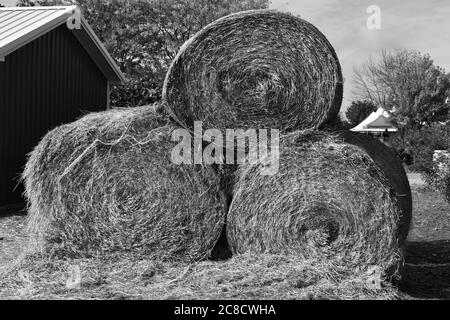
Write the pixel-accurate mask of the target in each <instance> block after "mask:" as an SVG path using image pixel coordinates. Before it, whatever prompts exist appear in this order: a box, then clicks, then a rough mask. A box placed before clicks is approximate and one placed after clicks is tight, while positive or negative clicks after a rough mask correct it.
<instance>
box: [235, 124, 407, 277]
mask: <svg viewBox="0 0 450 320" xmlns="http://www.w3.org/2000/svg"><path fill="white" fill-rule="evenodd" d="M261 166H262V164H256V165H248V164H247V165H244V166H242V167H241V168H240V170H239V172H238V174H239V178H238V182H237V183H236V185H235V190H234V198H233V201H232V203H231V206H230V209H229V213H228V217H227V237H228V242H229V244H230V246H231V249H232V251H233V252H234V253H244V252H267V253H275V254H280V253H283V254H295V255H297V256H299V257H302V258H304V259H309V258H322V259H330V261H331V260H333V261H338V262H339V263H341V264H343V265H345V266H346V267H349V268H359V269H360V270H364V269H367V268H368V267H369V266H371V265H377V266H379V267H380V268H382V270H384V271H385V272H386V275H388V276H394V275H396V274H397V271H398V269H399V267H400V266H401V264H402V243H401V242H402V241H403V240H404V239H403V237H400V236H399V228H400V226H401V225H402V221H401V219H405V217H403V216H402V214H401V208H400V205H399V204H398V201H397V197H396V195H395V193H394V192H393V190H392V186H391V183H390V181H389V178H388V177H387V175H386V174H385V173H384V172H383V171H382V169H381V168H380V167H379V166H378V165H377V164H376V163H375V162H374V161H373V160H372V158H371V157H370V156H369V154H368V153H367V152H366V151H364V149H361V148H360V147H357V146H355V145H352V144H351V143H347V142H344V141H343V139H342V137H340V136H339V135H338V134H332V133H326V132H310V131H309V132H295V133H292V134H290V135H287V136H285V137H283V138H282V140H281V143H280V168H279V172H278V173H277V174H275V175H273V176H264V175H261V174H260V169H261Z"/></svg>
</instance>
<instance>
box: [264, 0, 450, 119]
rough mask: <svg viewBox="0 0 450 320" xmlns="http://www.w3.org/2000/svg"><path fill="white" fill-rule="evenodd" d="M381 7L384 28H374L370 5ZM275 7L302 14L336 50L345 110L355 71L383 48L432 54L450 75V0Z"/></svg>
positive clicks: (323, 1) (328, 0) (321, 1)
mask: <svg viewBox="0 0 450 320" xmlns="http://www.w3.org/2000/svg"><path fill="white" fill-rule="evenodd" d="M371 5H376V6H378V7H379V8H380V17H381V25H380V29H379V30H369V29H368V28H367V23H366V22H367V19H368V18H369V16H370V14H369V13H366V10H367V8H368V7H369V6H371ZM271 7H272V8H274V9H278V10H281V11H288V12H291V13H294V14H299V15H300V16H301V17H302V18H303V19H305V20H307V21H309V22H311V23H312V24H314V25H315V26H316V27H317V28H318V29H319V30H320V31H322V33H324V34H325V36H326V37H327V38H328V40H329V41H330V42H331V44H332V45H333V46H334V48H335V50H336V53H337V55H338V57H339V61H340V62H341V65H342V70H343V74H344V77H345V83H344V101H343V104H342V109H341V111H344V110H345V109H346V108H347V107H348V106H349V105H350V103H351V101H352V100H353V99H355V96H354V95H353V89H352V85H353V84H352V82H353V81H352V79H353V70H354V67H358V66H360V65H361V64H362V63H363V62H364V61H366V60H367V59H368V58H369V57H370V56H372V57H376V56H377V54H378V53H379V52H380V51H381V49H395V48H404V49H412V50H416V51H419V52H422V53H429V54H430V55H431V58H432V59H433V60H434V62H435V64H437V65H439V66H441V67H443V68H445V69H446V72H450V1H448V0H313V1H311V0H287V1H286V0H272V5H271Z"/></svg>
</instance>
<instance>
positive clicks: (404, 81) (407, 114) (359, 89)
mask: <svg viewBox="0 0 450 320" xmlns="http://www.w3.org/2000/svg"><path fill="white" fill-rule="evenodd" d="M354 82H355V90H354V93H355V95H356V96H357V97H358V98H359V99H362V100H367V101H371V102H372V103H374V104H376V105H379V106H381V107H383V108H384V109H386V110H387V111H389V112H390V113H391V114H392V116H393V119H394V121H396V122H397V125H398V126H400V127H407V128H412V127H417V128H420V127H422V126H424V125H429V124H431V123H433V122H437V121H443V120H446V119H448V116H449V103H448V101H449V99H448V97H449V96H450V75H449V74H446V73H445V70H443V69H442V68H440V67H438V66H436V65H435V64H434V62H433V60H432V59H431V57H430V56H429V55H428V54H421V53H418V52H415V51H409V50H395V51H392V52H388V51H385V50H383V51H382V52H381V53H380V55H379V58H378V61H374V60H373V59H369V60H368V61H367V62H366V63H364V64H363V65H362V66H361V68H359V69H355V71H354Z"/></svg>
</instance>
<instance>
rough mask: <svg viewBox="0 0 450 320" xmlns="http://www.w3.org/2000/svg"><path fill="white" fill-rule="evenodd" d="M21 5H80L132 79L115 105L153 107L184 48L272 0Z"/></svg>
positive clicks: (73, 0)
mask: <svg viewBox="0 0 450 320" xmlns="http://www.w3.org/2000/svg"><path fill="white" fill-rule="evenodd" d="M20 2H21V3H20V4H21V5H34V4H38V5H57V4H59V5H61V4H66V5H67V4H76V5H78V6H80V8H81V9H82V12H83V16H84V17H85V18H86V20H87V21H88V22H89V24H90V25H91V27H92V29H93V30H94V32H95V33H96V34H97V35H98V37H99V38H100V40H101V41H102V42H103V43H104V44H105V46H106V48H107V49H108V51H109V52H110V54H111V55H112V57H113V58H114V59H115V60H116V62H117V63H118V65H119V67H120V68H121V70H122V71H123V72H124V73H125V75H126V77H127V78H128V83H127V84H126V85H125V86H117V87H115V88H114V89H113V90H112V92H111V103H112V105H114V106H120V107H125V106H138V105H144V104H150V103H153V102H155V101H158V100H159V99H160V98H161V91H162V83H163V81H164V77H165V74H166V72H167V69H168V68H169V66H170V63H171V61H172V60H173V58H174V57H175V56H176V54H177V52H178V50H179V48H180V47H181V45H182V44H183V43H184V42H185V41H187V40H188V39H189V38H190V37H192V36H193V35H194V34H195V33H196V32H198V31H199V30H200V29H202V28H203V27H204V26H206V25H207V24H208V23H210V22H212V21H214V20H216V19H218V18H220V17H222V16H224V15H227V14H230V13H233V12H238V11H243V10H249V9H264V8H267V7H268V6H269V1H268V0H66V1H64V0H37V1H33V0H21V1H20Z"/></svg>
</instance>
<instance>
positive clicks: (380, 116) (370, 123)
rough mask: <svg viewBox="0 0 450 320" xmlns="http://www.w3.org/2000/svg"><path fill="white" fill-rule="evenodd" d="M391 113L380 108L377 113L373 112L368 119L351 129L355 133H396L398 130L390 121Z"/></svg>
mask: <svg viewBox="0 0 450 320" xmlns="http://www.w3.org/2000/svg"><path fill="white" fill-rule="evenodd" d="M389 118H390V115H389V113H388V112H387V111H386V110H384V109H383V108H378V110H377V111H374V112H372V113H371V114H370V115H369V116H368V117H367V118H366V119H364V120H363V121H362V122H361V123H360V124H358V125H357V126H356V127H354V128H352V129H350V130H351V131H355V132H384V131H386V130H387V131H388V132H396V131H397V128H396V127H395V126H394V125H393V123H392V121H391V120H390V119H389Z"/></svg>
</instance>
